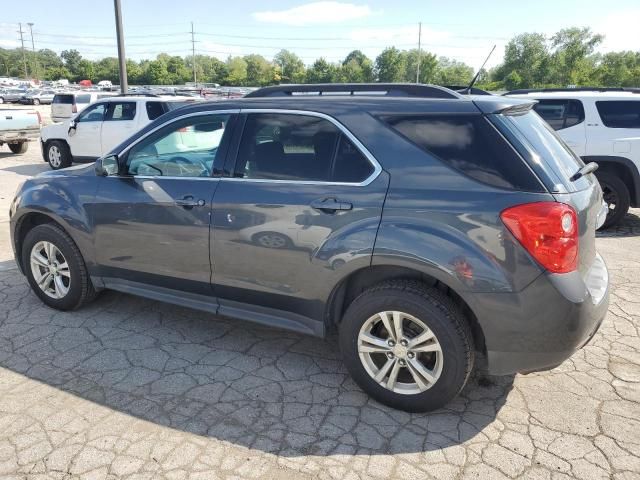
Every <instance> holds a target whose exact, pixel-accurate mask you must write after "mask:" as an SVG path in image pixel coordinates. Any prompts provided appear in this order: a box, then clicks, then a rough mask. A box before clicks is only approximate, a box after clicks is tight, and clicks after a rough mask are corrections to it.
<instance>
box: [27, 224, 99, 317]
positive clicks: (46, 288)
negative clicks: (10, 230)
mask: <svg viewBox="0 0 640 480" xmlns="http://www.w3.org/2000/svg"><path fill="white" fill-rule="evenodd" d="M51 246H53V248H52V247H51ZM36 254H37V255H36ZM34 257H35V258H34ZM51 264H53V267H51V266H50V265H51ZM22 265H23V267H24V271H25V274H26V276H27V280H28V281H29V285H31V289H32V290H33V292H34V293H35V294H36V295H37V296H38V297H39V298H40V300H42V301H43V302H44V303H45V304H46V305H48V306H50V307H52V308H56V309H58V310H75V309H77V308H80V307H81V306H82V305H84V304H85V303H88V302H89V301H91V300H93V299H94V298H95V295H96V293H95V290H94V288H93V284H92V283H91V279H90V278H89V274H88V272H87V267H86V266H85V263H84V259H83V258H82V254H81V253H80V250H79V249H78V247H77V245H76V244H75V242H74V241H73V240H72V238H71V237H70V236H69V235H68V234H67V232H65V231H64V230H63V229H62V228H60V227H59V226H57V225H54V224H44V225H38V226H37V227H34V228H33V229H31V230H29V232H28V233H27V235H26V236H25V238H24V241H23V242H22ZM65 265H66V267H65ZM51 268H53V270H50V269H51ZM50 272H56V273H55V274H52V275H51V276H52V278H50V279H49V278H48V277H47V276H48V275H49V273H50ZM36 277H37V278H36ZM56 277H59V278H56ZM38 281H40V284H39V283H38ZM58 282H59V283H58ZM41 285H42V286H41ZM58 287H60V288H58Z"/></svg>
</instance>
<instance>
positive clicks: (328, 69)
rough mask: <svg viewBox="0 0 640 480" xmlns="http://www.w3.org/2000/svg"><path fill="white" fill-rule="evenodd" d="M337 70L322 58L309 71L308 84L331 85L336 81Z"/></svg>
mask: <svg viewBox="0 0 640 480" xmlns="http://www.w3.org/2000/svg"><path fill="white" fill-rule="evenodd" d="M336 74H337V68H336V66H335V65H332V64H331V63H329V62H327V61H326V60H325V59H324V58H322V57H320V58H319V59H318V60H316V61H315V62H313V65H312V66H311V68H309V69H307V83H331V82H333V81H335V78H336V76H337V75H336Z"/></svg>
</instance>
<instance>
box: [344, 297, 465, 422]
mask: <svg viewBox="0 0 640 480" xmlns="http://www.w3.org/2000/svg"><path fill="white" fill-rule="evenodd" d="M390 310H397V311H402V312H405V313H408V314H410V315H413V316H414V317H416V318H418V319H419V320H421V321H422V322H424V323H425V324H426V325H427V326H428V327H429V328H430V329H431V330H432V331H433V332H434V334H435V335H436V337H437V339H438V341H439V342H440V346H441V347H442V352H443V368H442V373H441V375H440V378H439V379H438V380H437V381H436V383H435V385H433V386H432V387H431V388H430V389H428V390H427V391H425V392H422V393H419V394H414V395H403V394H398V393H394V392H392V391H390V390H387V389H386V388H384V387H382V386H381V385H379V384H378V383H377V382H376V381H375V380H374V379H373V378H371V376H370V375H369V374H368V373H367V371H366V370H365V368H364V366H363V365H362V362H361V360H360V357H359V355H358V334H359V332H360V328H361V327H362V325H363V324H364V322H365V321H366V320H367V319H369V318H370V317H371V316H373V315H375V314H376V313H379V312H382V311H390ZM462 321H464V320H462ZM467 340H468V339H467ZM339 341H340V349H341V351H342V355H343V358H344V362H345V365H346V367H347V369H348V370H349V372H350V374H351V375H352V377H353V379H354V380H355V382H356V383H357V384H358V385H359V386H360V387H361V388H362V389H363V390H364V391H365V392H367V393H368V394H369V395H371V396H372V397H373V398H375V399H376V400H378V401H379V402H381V403H383V404H385V405H388V406H390V407H393V408H399V409H402V410H406V411H410V412H422V411H429V410H434V409H436V408H440V407H442V406H444V405H445V404H446V403H447V402H449V401H450V400H451V399H452V398H453V397H455V396H456V395H457V394H458V393H459V392H460V390H461V389H462V387H464V385H465V383H466V381H467V378H468V373H469V369H470V366H468V365H467V362H468V358H469V356H468V344H467V345H465V339H463V338H462V337H461V334H460V333H459V332H458V331H457V329H456V326H455V325H454V324H453V323H452V322H451V319H449V318H447V316H446V315H445V314H444V313H443V312H442V311H441V310H440V309H439V308H438V307H436V306H435V305H433V304H431V303H430V302H429V301H428V300H427V299H425V298H422V297H421V296H419V295H416V294H413V293H409V292H405V291H394V290H392V289H389V290H378V291H376V292H375V294H372V295H370V296H366V297H365V296H362V297H360V298H359V299H358V300H356V301H355V302H354V303H352V304H351V306H350V307H349V308H348V309H347V312H346V313H345V316H344V318H343V320H342V323H341V324H340V339H339Z"/></svg>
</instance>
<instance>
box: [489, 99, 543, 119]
mask: <svg viewBox="0 0 640 480" xmlns="http://www.w3.org/2000/svg"><path fill="white" fill-rule="evenodd" d="M536 103H538V102H537V101H533V102H528V103H519V104H517V105H511V106H508V107H505V108H502V109H499V110H497V111H495V112H494V113H501V114H502V115H512V116H516V115H524V114H525V113H527V112H528V111H529V110H531V109H532V108H533V106H534V105H535V104H536Z"/></svg>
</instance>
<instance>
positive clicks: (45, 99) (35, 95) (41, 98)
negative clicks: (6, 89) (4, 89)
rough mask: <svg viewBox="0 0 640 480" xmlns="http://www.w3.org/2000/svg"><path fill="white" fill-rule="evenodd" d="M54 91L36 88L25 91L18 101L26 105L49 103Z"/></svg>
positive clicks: (51, 100)
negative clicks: (32, 90) (28, 91)
mask: <svg viewBox="0 0 640 480" xmlns="http://www.w3.org/2000/svg"><path fill="white" fill-rule="evenodd" d="M55 95H56V92H55V91H53V90H36V91H34V92H30V93H27V94H26V95H24V96H23V97H22V98H21V99H20V103H24V104H27V105H40V104H45V105H46V104H51V103H52V102H53V97H54V96H55Z"/></svg>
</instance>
